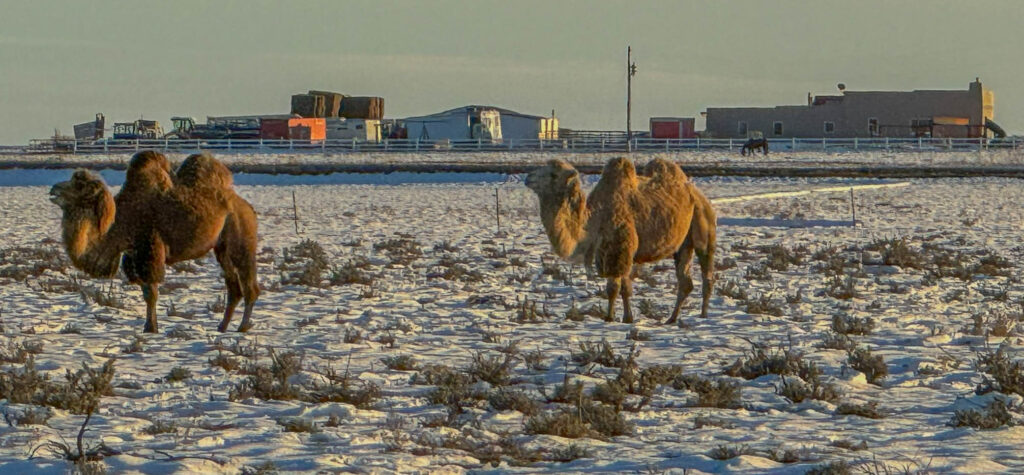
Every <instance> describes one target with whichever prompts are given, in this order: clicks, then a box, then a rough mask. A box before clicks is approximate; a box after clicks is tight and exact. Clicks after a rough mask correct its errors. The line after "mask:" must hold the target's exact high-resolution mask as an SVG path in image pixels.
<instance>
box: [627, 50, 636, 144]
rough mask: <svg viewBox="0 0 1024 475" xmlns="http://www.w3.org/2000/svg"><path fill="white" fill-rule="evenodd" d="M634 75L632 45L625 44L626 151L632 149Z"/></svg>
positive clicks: (634, 66) (634, 64)
mask: <svg viewBox="0 0 1024 475" xmlns="http://www.w3.org/2000/svg"><path fill="white" fill-rule="evenodd" d="M635 75H636V63H634V62H633V47H632V46H626V151H627V152H632V151H633V127H632V108H633V76H635Z"/></svg>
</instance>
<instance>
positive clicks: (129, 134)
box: [113, 119, 164, 140]
mask: <svg viewBox="0 0 1024 475" xmlns="http://www.w3.org/2000/svg"><path fill="white" fill-rule="evenodd" d="M163 136H164V129H163V127H160V122H158V121H155V120H143V119H139V120H136V121H135V122H118V123H116V124H114V134H113V138H114V140H155V139H159V138H163Z"/></svg>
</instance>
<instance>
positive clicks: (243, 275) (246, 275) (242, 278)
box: [238, 255, 260, 332]
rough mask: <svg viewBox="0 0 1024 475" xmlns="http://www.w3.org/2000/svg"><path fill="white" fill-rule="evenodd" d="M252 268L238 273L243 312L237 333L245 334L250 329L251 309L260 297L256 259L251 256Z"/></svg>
mask: <svg viewBox="0 0 1024 475" xmlns="http://www.w3.org/2000/svg"><path fill="white" fill-rule="evenodd" d="M252 261H253V262H252V267H249V268H247V269H251V270H244V269H243V270H240V271H239V285H240V286H241V289H242V296H243V297H244V298H245V310H244V312H243V313H242V323H241V324H239V325H238V331H240V332H245V331H249V329H250V328H252V322H251V321H250V320H249V319H250V318H251V317H252V307H253V306H254V305H255V304H256V299H257V298H259V296H260V286H259V282H257V280H256V259H255V255H253V259H252Z"/></svg>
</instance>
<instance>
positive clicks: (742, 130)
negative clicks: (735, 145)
mask: <svg viewBox="0 0 1024 475" xmlns="http://www.w3.org/2000/svg"><path fill="white" fill-rule="evenodd" d="M736 134H737V135H743V136H746V135H747V123H746V122H743V121H740V122H737V123H736Z"/></svg>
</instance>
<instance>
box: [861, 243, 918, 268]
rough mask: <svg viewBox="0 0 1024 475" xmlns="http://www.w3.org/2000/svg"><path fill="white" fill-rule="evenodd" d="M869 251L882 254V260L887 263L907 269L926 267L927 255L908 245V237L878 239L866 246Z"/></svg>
mask: <svg viewBox="0 0 1024 475" xmlns="http://www.w3.org/2000/svg"><path fill="white" fill-rule="evenodd" d="M864 249H865V250H868V251H876V252H879V253H881V254H882V262H884V263H885V264H886V265H890V266H897V267H902V268H905V269H924V267H925V257H924V256H923V255H922V254H921V253H920V252H918V251H916V250H913V249H911V248H910V246H909V245H907V238H906V237H901V238H887V239H876V240H874V241H872V242H871V244H868V245H867V246H865V247H864Z"/></svg>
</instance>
